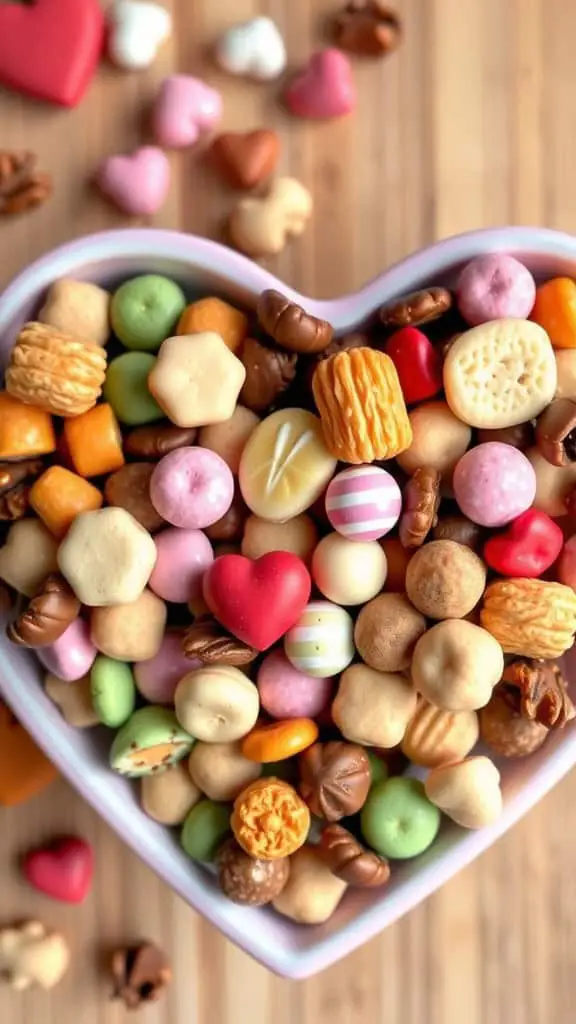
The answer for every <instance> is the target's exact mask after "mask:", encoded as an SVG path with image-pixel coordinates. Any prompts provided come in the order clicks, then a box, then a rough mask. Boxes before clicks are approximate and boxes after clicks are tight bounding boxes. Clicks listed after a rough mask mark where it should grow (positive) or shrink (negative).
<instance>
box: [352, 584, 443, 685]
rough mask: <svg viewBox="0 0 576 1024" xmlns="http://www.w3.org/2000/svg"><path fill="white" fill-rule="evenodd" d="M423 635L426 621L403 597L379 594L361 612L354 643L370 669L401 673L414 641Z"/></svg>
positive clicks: (407, 663) (406, 665)
mask: <svg viewBox="0 0 576 1024" xmlns="http://www.w3.org/2000/svg"><path fill="white" fill-rule="evenodd" d="M425 631H426V619H425V618H424V616H423V615H421V614H420V612H418V611H416V608H414V607H413V605H411V604H410V601H409V600H408V598H407V597H406V594H380V595H379V596H378V597H375V598H374V600H373V601H370V602H369V603H368V604H366V605H364V607H363V608H362V609H361V611H360V614H359V616H358V618H357V620H356V625H355V627H354V643H355V644H356V649H357V651H358V653H359V655H360V657H361V658H362V661H364V662H365V663H366V664H367V665H369V666H370V668H374V669H377V671H378V672H402V671H403V670H404V669H407V668H408V667H409V665H410V662H411V660H412V653H413V651H414V646H415V644H416V641H417V640H418V638H419V637H420V636H422V634H423V633H424V632H425Z"/></svg>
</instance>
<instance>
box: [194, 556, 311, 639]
mask: <svg viewBox="0 0 576 1024" xmlns="http://www.w3.org/2000/svg"><path fill="white" fill-rule="evenodd" d="M203 586H204V600H205V601H206V604H207V605H208V607H209V608H210V611H211V612H212V614H213V615H215V616H216V618H217V619H218V621H219V622H221V623H222V625H223V626H225V627H226V629H228V630H230V632H231V633H233V634H234V636H236V637H238V639H239V640H243V641H244V643H246V644H250V646H251V647H255V648H256V649H257V650H258V651H265V650H266V649H267V648H268V647H271V646H272V644H273V643H275V642H276V640H279V639H280V637H281V636H283V635H284V633H286V632H287V631H288V630H289V629H290V627H291V626H293V625H294V623H295V622H296V620H297V619H298V618H299V616H300V614H301V612H302V611H303V610H304V608H305V606H306V604H307V603H308V599H309V597H310V590H311V588H312V583H311V580H310V574H309V572H308V570H307V568H306V566H305V565H304V562H303V561H302V559H300V558H298V557H297V556H296V555H292V554H290V553H289V552H288V551H272V552H270V553H269V554H267V555H263V556H262V558H258V559H256V561H254V562H253V561H251V560H250V559H249V558H245V557H244V556H243V555H222V557H221V558H217V559H216V561H215V562H214V563H213V564H212V565H211V566H210V567H209V568H208V570H207V571H206V573H205V575H204V581H203Z"/></svg>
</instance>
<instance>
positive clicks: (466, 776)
mask: <svg viewBox="0 0 576 1024" xmlns="http://www.w3.org/2000/svg"><path fill="white" fill-rule="evenodd" d="M424 788H425V790H426V796H427V797H428V799H429V800H431V801H432V803H433V804H434V805H435V806H436V807H439V808H440V810H441V811H443V812H444V814H447V815H448V817H449V818H452V821H455V822H456V824H457V825H462V827H463V828H484V826H485V825H491V824H492V822H494V821H496V819H497V818H498V817H500V814H501V813H502V791H501V789H500V772H499V771H498V769H497V767H496V765H495V764H493V763H492V761H490V759H489V758H488V757H468V758H466V760H465V761H458V762H457V763H456V764H446V765H442V766H440V767H438V768H433V769H432V771H431V772H430V774H429V775H428V777H427V779H426V782H425V783H424Z"/></svg>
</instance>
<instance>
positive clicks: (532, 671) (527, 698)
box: [502, 658, 576, 729]
mask: <svg viewBox="0 0 576 1024" xmlns="http://www.w3.org/2000/svg"><path fill="white" fill-rule="evenodd" d="M502 681H503V682H505V683H507V684H508V687H514V688H515V689H517V690H518V691H519V695H520V700H519V708H518V710H519V713H520V715H522V716H523V717H524V718H528V719H530V721H533V722H540V725H545V726H546V728H547V729H562V728H563V727H564V726H565V725H566V723H567V722H571V721H572V719H573V718H575V717H576V709H575V708H574V705H573V703H572V701H571V699H570V695H569V693H568V685H567V683H566V680H565V679H564V676H563V675H562V672H561V671H560V669H559V667H558V665H556V664H555V663H554V662H553V661H537V660H536V659H534V658H520V659H518V660H517V661H513V662H512V663H511V664H510V665H507V666H506V668H505V669H504V674H503V676H502Z"/></svg>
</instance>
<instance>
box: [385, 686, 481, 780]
mask: <svg viewBox="0 0 576 1024" xmlns="http://www.w3.org/2000/svg"><path fill="white" fill-rule="evenodd" d="M478 732H479V723H478V715H477V714H476V712H475V711H445V710H443V709H442V708H435V707H434V705H433V704H430V703H429V701H427V700H425V699H424V697H420V698H419V700H418V706H417V708H416V711H415V712H414V714H413V716H412V718H411V719H410V721H409V722H408V728H407V729H406V732H405V734H404V739H403V740H402V753H403V754H405V755H406V757H407V758H408V759H409V760H410V761H412V762H413V764H418V765H422V767H424V768H436V767H437V766H438V765H439V764H447V763H448V762H450V761H460V760H461V759H462V758H464V757H466V755H467V754H469V753H470V751H471V750H472V748H473V747H474V746H475V745H476V743H477V742H478Z"/></svg>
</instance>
